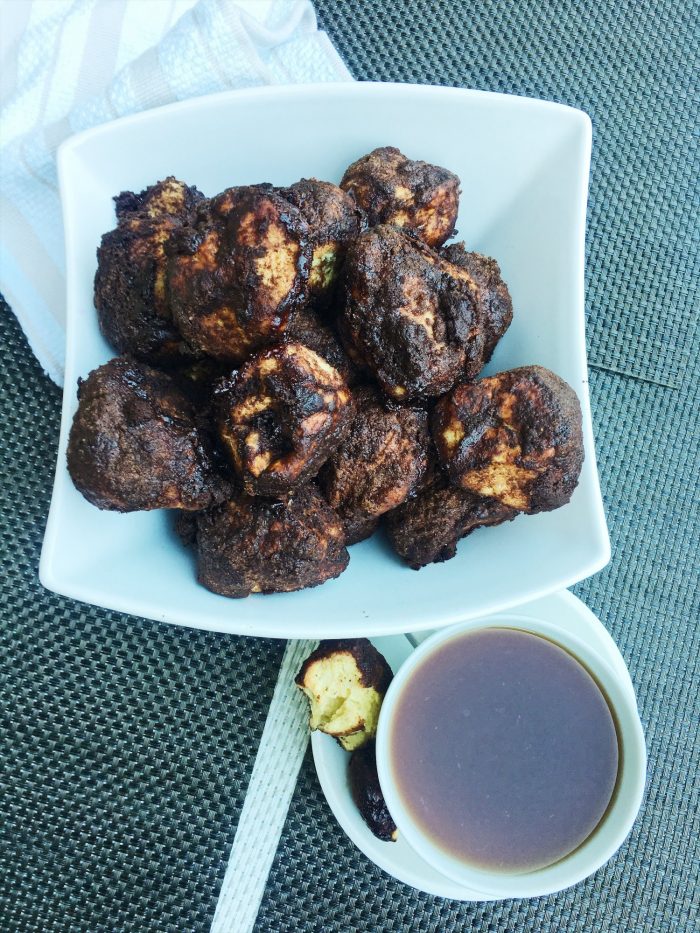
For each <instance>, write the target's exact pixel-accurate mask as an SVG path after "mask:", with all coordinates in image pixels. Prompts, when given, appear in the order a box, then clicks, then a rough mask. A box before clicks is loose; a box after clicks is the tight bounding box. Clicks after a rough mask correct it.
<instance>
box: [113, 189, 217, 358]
mask: <svg viewBox="0 0 700 933" xmlns="http://www.w3.org/2000/svg"><path fill="white" fill-rule="evenodd" d="M203 197H204V195H202V193H201V192H199V191H197V189H196V188H192V187H189V186H188V185H185V184H184V183H183V182H181V181H178V180H177V179H176V178H173V177H172V176H170V177H168V178H166V179H165V180H164V181H159V182H158V183H157V184H155V185H151V187H149V188H146V189H145V190H144V191H142V192H141V193H140V194H134V193H133V192H131V191H123V192H122V193H121V194H120V195H118V196H117V197H116V198H115V199H114V200H115V202H116V210H117V221H118V224H117V227H116V229H114V230H110V231H109V233H105V234H104V236H103V237H102V242H101V244H100V246H99V247H98V250H97V272H96V274H95V307H96V308H97V318H98V321H99V325H100V330H101V331H102V333H103V334H104V336H105V338H106V339H107V340H108V341H109V343H110V344H111V345H112V346H113V347H114V348H115V349H116V350H117V351H118V352H119V353H127V354H129V355H131V356H134V357H136V358H137V359H141V360H145V361H146V362H151V363H154V364H156V365H160V366H162V365H170V364H172V363H177V362H179V361H180V360H182V359H186V358H189V357H191V356H192V350H191V349H190V348H189V347H188V346H187V345H186V344H185V342H184V341H183V339H182V337H181V336H180V333H179V331H178V329H177V327H176V326H175V323H174V321H173V316H172V310H171V306H170V300H169V297H168V293H167V288H166V273H167V256H166V253H165V247H166V244H167V243H168V242H169V240H170V239H171V237H172V236H173V234H174V233H175V232H176V231H179V230H181V229H182V227H183V226H186V225H187V224H188V223H190V222H191V221H192V219H193V216H194V212H195V210H196V208H197V205H198V204H199V203H200V202H201V201H202V199H203Z"/></svg>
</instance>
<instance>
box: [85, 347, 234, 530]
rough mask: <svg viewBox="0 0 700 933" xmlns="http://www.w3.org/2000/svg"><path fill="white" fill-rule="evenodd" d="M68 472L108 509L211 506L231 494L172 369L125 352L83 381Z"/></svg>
mask: <svg viewBox="0 0 700 933" xmlns="http://www.w3.org/2000/svg"><path fill="white" fill-rule="evenodd" d="M78 399H79V404H78V411H77V412H76V414H75V418H74V419H73V425H72V427H71V432H70V437H69V439H68V472H69V473H70V475H71V479H72V480H73V482H74V484H75V485H76V487H77V488H78V489H79V490H80V492H81V493H82V494H83V495H84V496H85V498H86V499H87V500H88V501H89V502H92V504H93V505H96V506H97V507H98V508H100V509H111V510H113V511H117V512H134V511H137V510H147V509H204V508H208V507H209V506H210V505H212V504H213V503H215V502H217V501H221V499H223V498H224V497H225V496H226V495H227V494H229V493H230V489H231V487H230V484H229V483H228V481H226V480H225V479H223V478H222V476H221V475H220V473H219V472H218V470H217V468H216V461H215V457H214V451H213V450H212V448H211V446H210V444H209V443H208V437H207V432H206V429H202V428H200V426H199V424H198V418H197V414H196V412H195V409H194V407H193V405H192V402H191V400H190V399H189V398H188V397H187V396H186V395H185V394H184V393H183V392H182V391H181V389H180V388H179V387H178V385H177V384H176V382H175V381H174V380H173V379H171V378H170V376H168V375H166V374H165V373H162V372H159V371H158V370H155V369H151V367H149V366H146V364H145V363H139V362H136V361H134V360H130V359H127V358H124V357H117V358H115V359H113V360H110V361H109V363H105V365H104V366H100V367H99V369H95V370H93V372H91V373H90V375H89V376H88V377H87V379H86V380H85V381H81V382H80V383H79V388H78Z"/></svg>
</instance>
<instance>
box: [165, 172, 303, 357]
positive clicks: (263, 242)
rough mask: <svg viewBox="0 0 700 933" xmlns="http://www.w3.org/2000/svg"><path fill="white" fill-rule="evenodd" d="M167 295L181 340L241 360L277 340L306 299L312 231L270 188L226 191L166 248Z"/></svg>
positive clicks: (290, 205)
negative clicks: (168, 261) (167, 267)
mask: <svg viewBox="0 0 700 933" xmlns="http://www.w3.org/2000/svg"><path fill="white" fill-rule="evenodd" d="M168 251H169V253H170V254H171V256H170V263H169V279H168V284H169V290H170V298H171V303H172V309H173V315H174V318H175V322H176V324H177V325H178V327H179V329H180V331H181V333H182V335H183V337H184V338H185V339H186V340H187V342H188V343H189V344H190V345H191V346H192V347H194V348H195V349H196V350H198V351H199V352H201V353H204V354H205V355H207V356H211V357H214V358H215V359H220V360H225V361H228V362H231V363H241V362H242V361H243V360H245V359H246V357H248V356H249V355H250V354H251V353H253V352H255V351H256V350H259V349H260V348H261V347H264V346H266V345H268V344H270V343H273V342H275V341H277V340H279V338H280V336H281V334H282V333H283V332H284V329H285V328H286V326H287V321H288V318H289V316H290V315H291V314H292V313H293V312H294V311H295V310H296V309H297V308H299V307H301V306H303V305H304V304H305V302H306V301H307V300H308V278H309V268H310V265H311V244H310V241H309V227H308V224H307V223H306V221H305V220H304V218H303V217H302V215H301V213H300V212H299V211H298V210H297V208H296V207H294V205H293V204H291V203H290V202H289V201H287V200H286V199H285V198H283V197H282V196H281V195H280V194H279V193H278V192H276V191H275V190H274V189H273V188H272V186H271V185H252V186H250V187H242V188H229V189H228V190H226V191H224V192H223V193H222V194H220V195H217V197H215V198H212V199H211V200H210V201H207V202H206V204H205V205H204V206H203V207H202V208H200V211H199V213H198V217H197V222H196V224H195V225H194V226H193V227H191V228H187V229H183V230H182V231H181V234H180V235H179V236H177V237H174V238H173V239H172V240H171V241H170V243H169V245H168Z"/></svg>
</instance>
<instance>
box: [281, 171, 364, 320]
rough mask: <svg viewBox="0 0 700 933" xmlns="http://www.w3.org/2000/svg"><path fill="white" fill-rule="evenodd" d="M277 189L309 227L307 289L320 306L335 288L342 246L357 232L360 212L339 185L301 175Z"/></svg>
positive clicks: (342, 250) (342, 254) (328, 298)
mask: <svg viewBox="0 0 700 933" xmlns="http://www.w3.org/2000/svg"><path fill="white" fill-rule="evenodd" d="M279 191H280V194H281V195H282V197H284V198H286V200H288V201H289V202H290V203H291V204H293V205H294V206H295V207H296V208H298V210H299V211H300V213H301V215H302V216H303V218H304V220H306V222H307V224H308V226H309V240H310V243H311V247H312V257H311V269H310V273H309V290H310V293H311V297H312V299H313V301H314V303H315V304H316V306H318V307H320V308H323V307H325V306H326V305H327V304H328V302H329V301H330V300H331V298H332V296H333V293H334V291H335V284H336V281H337V276H338V270H339V268H340V265H341V263H342V260H343V256H344V254H345V247H346V245H347V243H348V242H349V240H351V239H352V237H354V236H355V235H356V234H357V233H359V230H360V218H361V214H360V211H359V210H358V207H357V205H356V204H355V201H354V200H353V198H351V197H350V195H349V194H347V193H346V192H345V191H343V190H342V188H339V187H338V186H337V185H333V184H331V182H328V181H319V180H318V179H316V178H302V179H301V180H300V181H298V182H295V184H293V185H290V186H289V187H288V188H281V189H279Z"/></svg>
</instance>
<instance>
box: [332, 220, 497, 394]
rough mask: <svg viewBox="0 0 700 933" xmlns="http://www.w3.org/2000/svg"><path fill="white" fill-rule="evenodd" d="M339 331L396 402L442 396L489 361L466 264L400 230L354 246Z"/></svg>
mask: <svg viewBox="0 0 700 933" xmlns="http://www.w3.org/2000/svg"><path fill="white" fill-rule="evenodd" d="M343 279H344V285H345V300H344V304H343V306H342V308H341V310H340V314H339V319H338V329H339V332H340V335H341V337H342V339H343V342H344V344H345V346H346V349H347V350H348V353H349V354H350V356H351V357H352V359H353V362H356V363H359V364H361V365H364V366H366V367H368V368H369V369H370V370H371V371H372V373H373V375H374V376H375V378H376V379H377V381H378V382H379V384H380V385H381V387H382V389H383V390H384V393H385V394H386V395H387V396H388V397H389V398H392V399H394V400H396V401H401V402H406V401H415V400H420V399H429V398H432V397H435V396H438V395H442V394H443V393H444V392H446V391H448V390H449V389H450V388H452V386H453V385H454V384H455V382H458V381H459V380H461V379H464V378H469V379H471V378H474V376H476V375H477V374H478V373H479V372H480V371H481V368H482V366H483V360H484V347H485V341H486V337H485V333H484V329H483V327H482V325H481V318H480V313H479V304H478V298H479V295H478V288H477V285H476V283H475V281H474V279H473V278H472V277H471V276H470V275H469V273H467V272H466V271H465V270H464V269H462V268H461V267H460V266H457V265H454V264H453V263H450V262H448V261H447V260H445V259H443V258H441V257H440V256H439V255H438V254H437V253H435V252H433V250H431V249H429V248H428V247H427V246H425V244H423V243H421V242H420V241H418V240H416V239H415V237H410V236H408V235H406V234H404V233H402V232H401V231H400V230H397V229H396V228H395V227H387V226H380V227H374V228H373V229H371V230H368V231H367V232H365V233H363V234H362V235H361V236H359V237H358V238H357V239H356V240H355V241H354V242H353V243H352V245H351V246H350V248H349V249H348V253H347V257H346V261H345V267H344V272H343Z"/></svg>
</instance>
